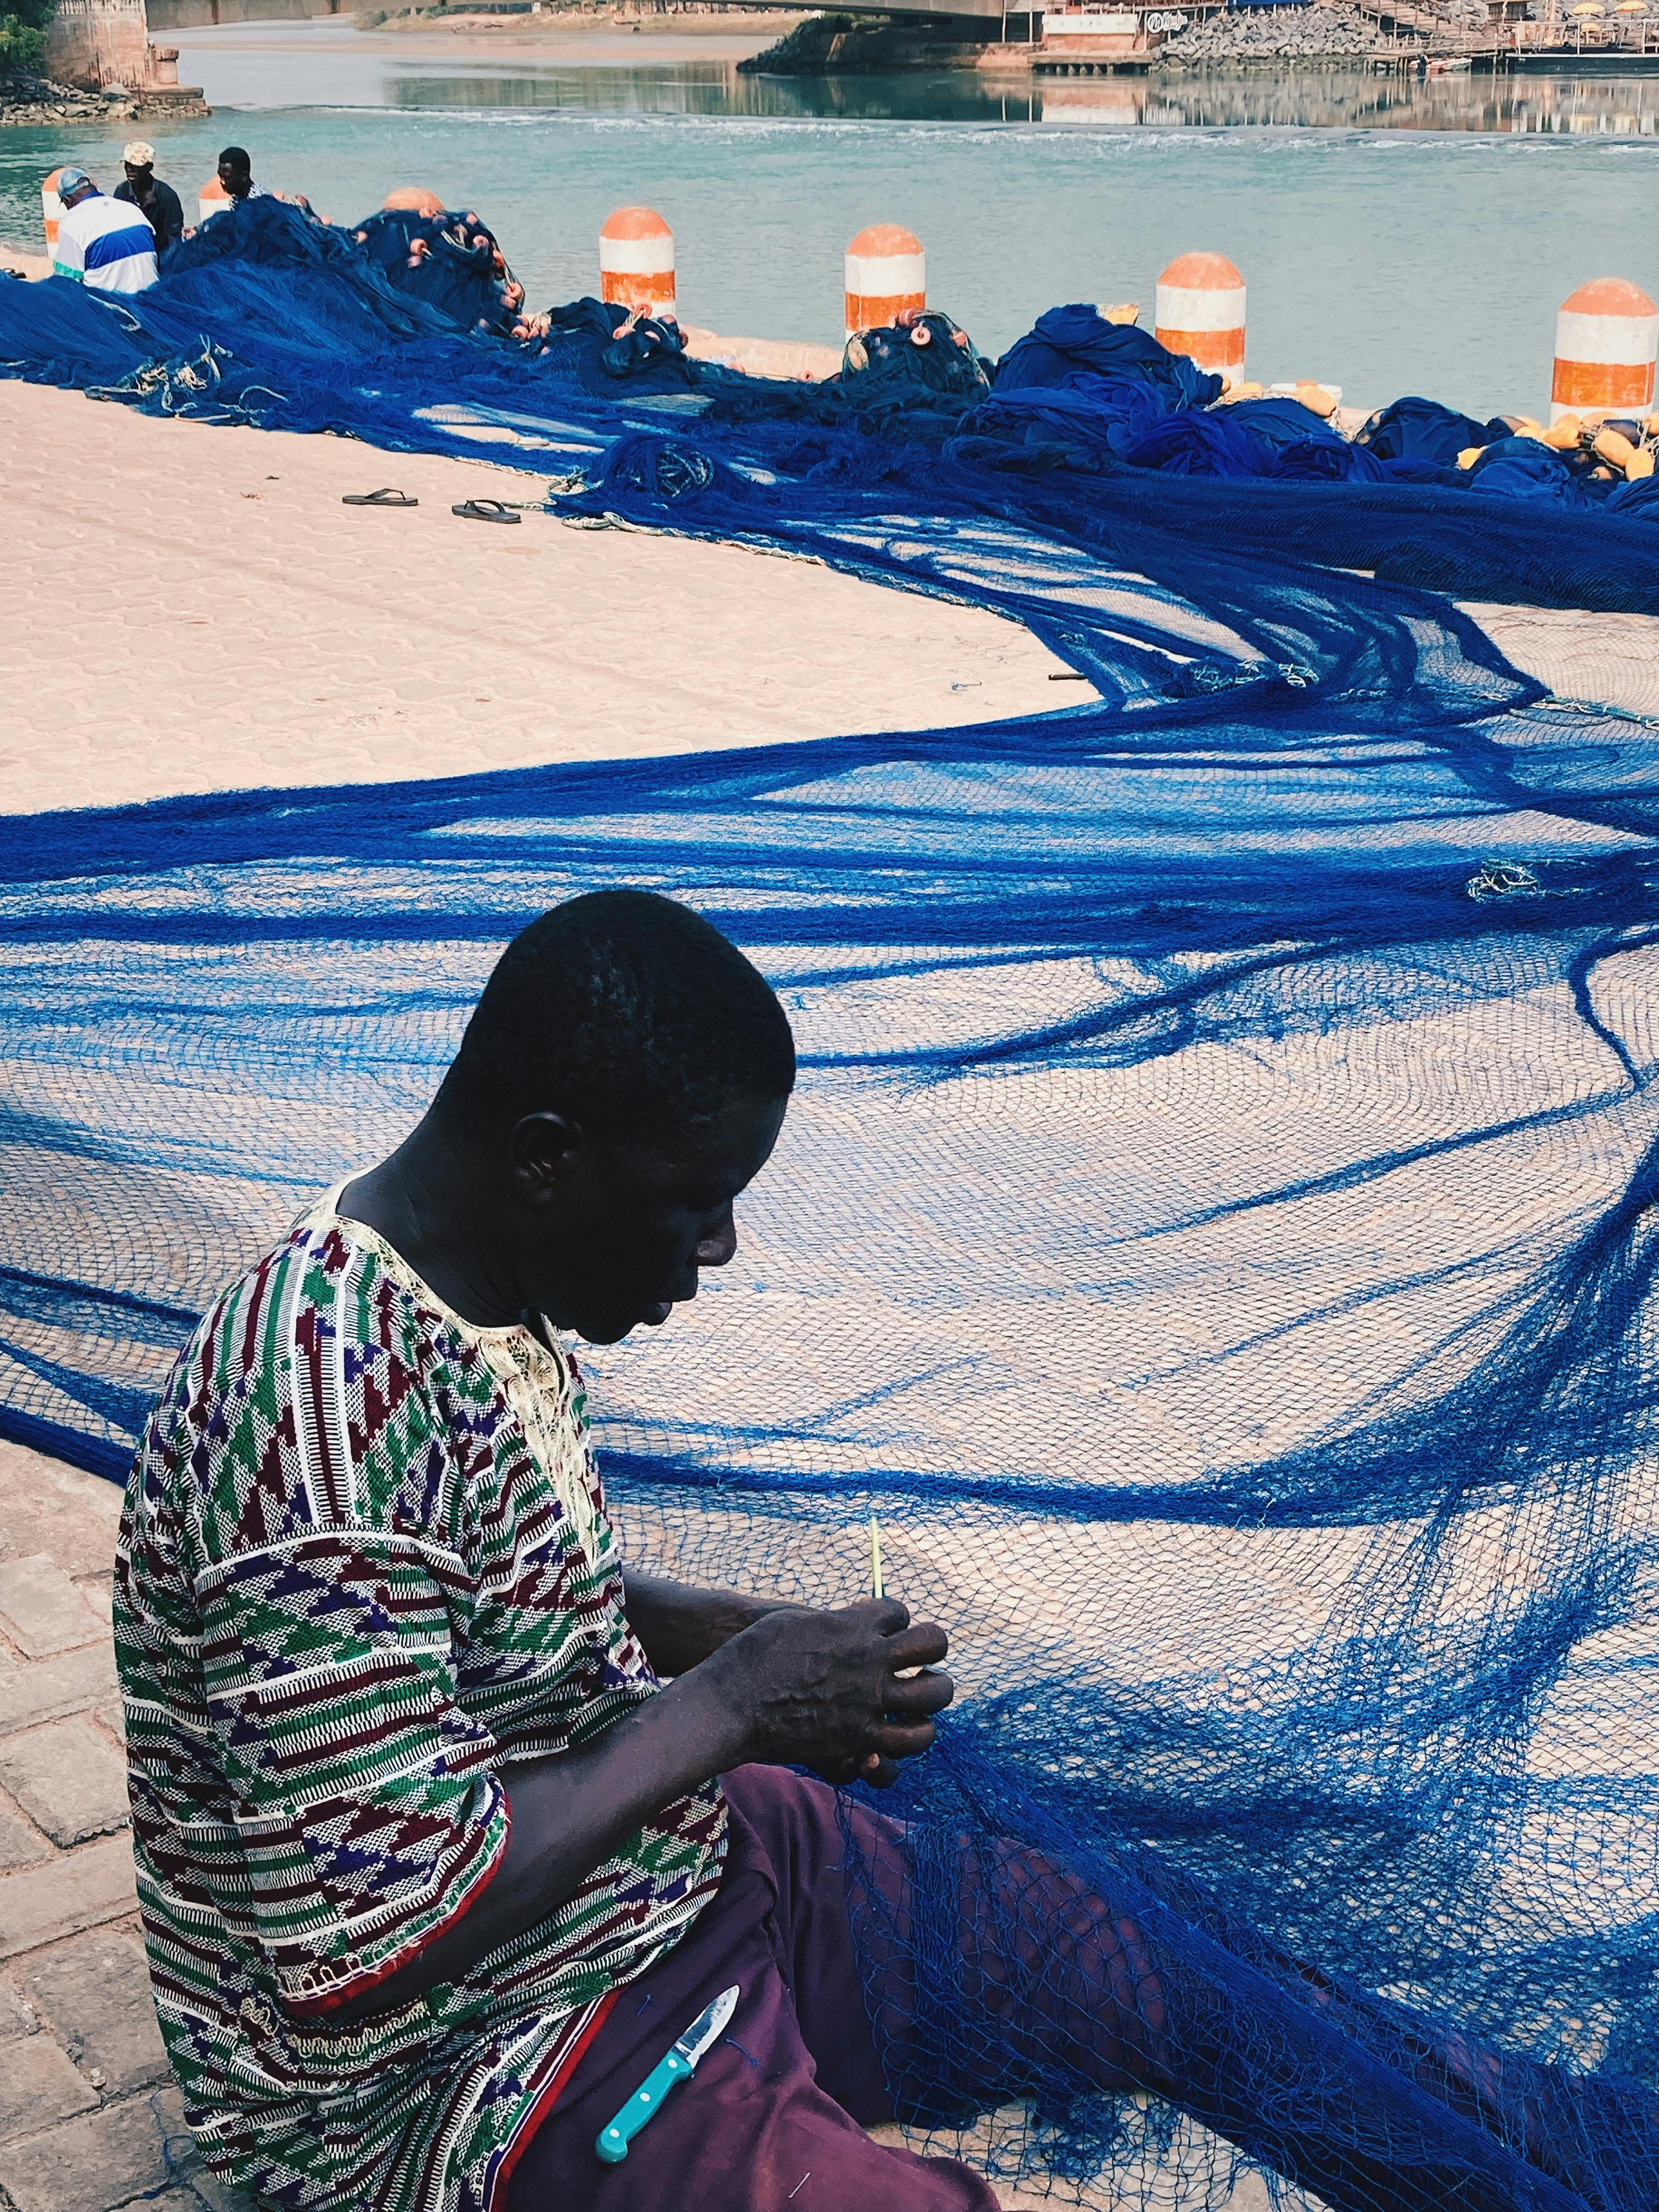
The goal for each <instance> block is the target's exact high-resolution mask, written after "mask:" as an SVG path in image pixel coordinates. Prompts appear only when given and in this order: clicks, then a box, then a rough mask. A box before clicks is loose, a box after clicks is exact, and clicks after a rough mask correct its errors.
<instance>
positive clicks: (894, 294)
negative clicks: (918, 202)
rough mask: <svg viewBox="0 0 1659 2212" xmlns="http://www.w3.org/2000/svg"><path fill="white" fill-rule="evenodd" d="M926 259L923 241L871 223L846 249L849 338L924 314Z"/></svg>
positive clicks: (892, 224) (890, 226)
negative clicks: (922, 245)
mask: <svg viewBox="0 0 1659 2212" xmlns="http://www.w3.org/2000/svg"><path fill="white" fill-rule="evenodd" d="M926 308H927V255H926V254H925V253H924V252H922V249H921V240H920V239H919V238H917V237H916V236H915V234H913V233H912V232H910V231H908V230H904V229H902V228H900V226H899V225H898V224H897V223H896V222H876V223H872V224H871V226H870V228H869V229H868V230H861V231H860V233H859V234H858V236H857V237H856V238H855V239H854V240H853V243H852V244H851V245H850V246H848V249H847V335H848V337H849V338H853V337H857V336H858V335H859V333H860V331H883V330H886V329H888V328H889V327H890V325H892V324H894V323H896V322H898V321H900V320H901V319H913V318H915V316H917V315H920V314H921V313H924V312H925V310H926Z"/></svg>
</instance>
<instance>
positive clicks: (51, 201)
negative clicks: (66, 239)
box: [40, 169, 64, 260]
mask: <svg viewBox="0 0 1659 2212" xmlns="http://www.w3.org/2000/svg"><path fill="white" fill-rule="evenodd" d="M62 175H63V171H62V170H61V169H54V170H53V171H52V174H51V175H50V176H49V177H48V178H47V179H46V183H45V184H44V185H41V187H40V216H41V220H42V221H43V222H45V224H46V258H47V259H48V260H55V259H56V258H57V255H58V217H59V216H61V215H62V214H63V212H64V203H63V202H62V200H60V199H59V198H58V179H59V177H61V176H62Z"/></svg>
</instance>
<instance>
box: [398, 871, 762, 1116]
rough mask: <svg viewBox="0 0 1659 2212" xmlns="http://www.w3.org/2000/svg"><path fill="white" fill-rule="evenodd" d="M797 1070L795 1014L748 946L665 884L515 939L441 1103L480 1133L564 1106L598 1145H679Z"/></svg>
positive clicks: (593, 905)
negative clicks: (736, 1103)
mask: <svg viewBox="0 0 1659 2212" xmlns="http://www.w3.org/2000/svg"><path fill="white" fill-rule="evenodd" d="M794 1080H795V1047H794V1040H793V1037H792V1036H791V1035H790V1031H789V1023H788V1019H787V1016H786V1015H785V1013H784V1011H783V1008H782V1007H781V1006H780V1005H779V1004H778V1001H777V998H776V996H775V994H774V992H773V990H772V987H771V986H770V985H769V983H768V982H767V981H766V979H765V977H764V976H763V975H761V974H760V972H759V970H758V969H756V968H755V967H753V966H752V965H751V964H750V962H749V961H748V960H746V959H745V958H744V956H743V954H742V953H741V952H739V951H738V948H737V946H736V945H733V944H732V943H731V942H730V941H729V939H726V938H725V937H722V936H721V934H720V932H719V930H717V929H716V928H714V926H713V925H712V923H709V922H707V921H704V920H703V919H702V916H701V915H696V914H694V913H693V912H692V911H691V909H690V908H689V907H684V906H679V905H678V904H676V902H674V901H673V900H672V899H666V898H660V897H659V896H657V895H656V894H655V893H654V892H651V891H635V890H610V891H595V892H592V893H590V894H589V895H588V896H586V897H584V898H576V899H572V900H570V901H569V902H568V904H566V905H564V906H558V907H555V908H552V909H551V911H550V912H549V913H547V914H544V915H542V917H541V919H540V920H539V921H532V923H531V925H530V927H528V928H527V929H526V930H524V931H522V932H521V933H520V934H519V935H518V936H517V937H515V938H514V939H513V942H512V944H511V945H508V946H507V951H505V952H504V953H503V954H502V955H501V958H500V960H499V961H498V962H497V963H496V964H495V970H494V972H493V973H492V975H490V978H489V982H488V983H487V984H486V985H485V986H484V990H483V997H482V998H481V999H480V1000H479V1001H478V1004H477V1007H476V1009H475V1010H474V1012H473V1015H472V1018H471V1021H470V1022H469V1023H468V1024H467V1027H466V1034H465V1036H464V1037H463V1038H462V1040H461V1047H460V1050H459V1053H458V1054H456V1057H455V1061H454V1065H453V1066H452V1067H451V1069H450V1071H449V1073H448V1074H447V1076H446V1077H445V1079H444V1083H443V1088H442V1090H441V1092H440V1094H439V1099H438V1110H439V1112H440V1114H441V1115H442V1117H443V1118H444V1119H445V1121H447V1123H448V1124H449V1126H450V1127H453V1128H454V1129H455V1130H456V1131H457V1133H461V1134H465V1136H467V1137H468V1138H470V1139H473V1140H475V1141H477V1140H483V1141H488V1140H489V1139H490V1138H491V1137H494V1136H497V1135H499V1134H502V1133H505V1132H507V1130H509V1129H511V1128H512V1127H513V1125H514V1124H515V1123H516V1122H518V1121H520V1120H522V1119H523V1117H524V1116H525V1115H529V1114H558V1115H562V1116H563V1117H564V1118H565V1119H567V1120H568V1121H572V1122H574V1123H575V1124H576V1125H577V1126H578V1127H580V1128H581V1129H582V1130H583V1131H584V1132H585V1133H586V1135H587V1137H588V1138H589V1139H591V1140H592V1141H593V1142H595V1143H598V1144H605V1143H626V1144H647V1145H663V1144H667V1145H672V1144H674V1143H676V1142H677V1141H678V1139H680V1138H681V1137H683V1136H684V1135H686V1134H688V1133H691V1132H693V1131H694V1130H696V1128H698V1127H704V1126H707V1124H708V1123H709V1122H710V1121H713V1120H714V1118H715V1117H716V1116H717V1115H719V1114H720V1111H721V1109H723V1108H724V1107H726V1105H728V1104H729V1103H731V1102H732V1101H733V1100H736V1099H784V1098H787V1097H788V1096H789V1093H790V1091H791V1090H792V1088H793V1085H794Z"/></svg>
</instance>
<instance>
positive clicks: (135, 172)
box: [114, 138, 185, 258]
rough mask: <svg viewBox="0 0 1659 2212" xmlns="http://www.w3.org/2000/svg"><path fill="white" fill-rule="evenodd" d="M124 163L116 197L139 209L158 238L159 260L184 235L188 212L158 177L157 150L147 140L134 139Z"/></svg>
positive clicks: (126, 153)
mask: <svg viewBox="0 0 1659 2212" xmlns="http://www.w3.org/2000/svg"><path fill="white" fill-rule="evenodd" d="M121 161H122V164H123V166H124V167H125V170H126V176H125V179H124V181H123V182H122V183H120V184H118V185H117V186H116V187H115V194H114V197H116V198H117V199H118V200H125V202H126V203H127V204H128V205H129V206H131V207H136V208H137V210H139V212H140V213H141V214H142V215H143V218H144V220H145V222H148V223H149V227H150V228H151V229H152V230H153V231H154V232H155V252H156V254H157V256H158V258H159V257H160V256H161V254H163V253H165V252H167V248H168V246H176V245H177V244H178V243H179V240H180V239H181V238H182V237H183V236H184V234H185V210H184V209H183V208H182V206H180V204H179V195H178V193H177V192H175V191H173V187H172V185H164V184H163V183H162V182H161V179H160V178H159V177H158V176H157V175H156V173H155V147H154V146H152V145H150V144H149V143H148V142H147V141H146V140H144V139H143V138H135V139H134V140H133V141H132V143H131V145H129V146H125V147H124V148H123V149H122V151H121Z"/></svg>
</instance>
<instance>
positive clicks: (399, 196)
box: [380, 185, 444, 216]
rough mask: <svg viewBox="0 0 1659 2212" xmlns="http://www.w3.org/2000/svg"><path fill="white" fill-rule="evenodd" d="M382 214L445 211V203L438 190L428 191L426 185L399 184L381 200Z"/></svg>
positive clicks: (437, 213)
mask: <svg viewBox="0 0 1659 2212" xmlns="http://www.w3.org/2000/svg"><path fill="white" fill-rule="evenodd" d="M380 212H381V214H382V215H399V214H405V213H407V214H410V215H424V216H435V215H442V214H443V213H444V204H443V202H442V201H441V199H440V198H439V197H438V195H437V194H436V192H429V191H428V190H427V188H426V186H425V185H397V186H396V187H394V189H393V190H392V191H389V192H388V193H387V194H386V197H385V198H384V199H383V200H382V201H381V202H380Z"/></svg>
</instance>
